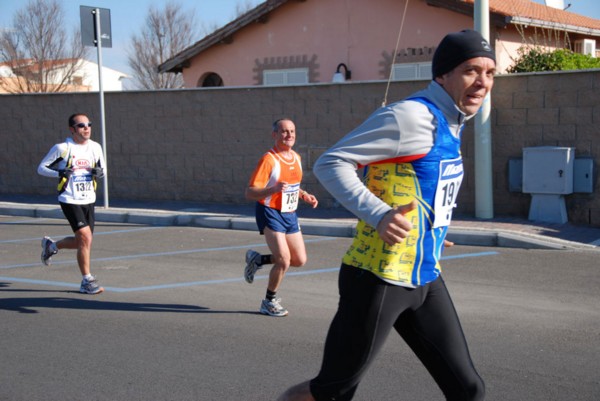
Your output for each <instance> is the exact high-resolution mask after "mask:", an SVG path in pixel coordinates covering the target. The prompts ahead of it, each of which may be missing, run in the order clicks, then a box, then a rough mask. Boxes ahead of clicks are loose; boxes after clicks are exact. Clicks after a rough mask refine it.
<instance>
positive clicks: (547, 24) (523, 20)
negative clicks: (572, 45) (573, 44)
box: [506, 17, 600, 36]
mask: <svg viewBox="0 0 600 401" xmlns="http://www.w3.org/2000/svg"><path fill="white" fill-rule="evenodd" d="M506 22H507V24H514V25H525V26H533V27H538V28H549V29H555V30H560V31H567V32H571V33H578V34H582V35H589V36H600V29H593V28H586V27H582V26H576V25H569V24H560V23H557V22H551V21H543V20H539V19H534V18H527V17H506Z"/></svg>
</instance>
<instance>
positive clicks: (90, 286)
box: [79, 276, 104, 295]
mask: <svg viewBox="0 0 600 401" xmlns="http://www.w3.org/2000/svg"><path fill="white" fill-rule="evenodd" d="M102 291H104V288H102V287H100V286H99V285H98V281H96V277H94V276H92V278H90V279H87V280H86V279H83V280H81V287H79V292H80V293H82V294H92V295H94V294H100V293H101V292H102Z"/></svg>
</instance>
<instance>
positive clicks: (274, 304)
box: [260, 298, 288, 317]
mask: <svg viewBox="0 0 600 401" xmlns="http://www.w3.org/2000/svg"><path fill="white" fill-rule="evenodd" d="M279 302H281V298H276V299H274V300H272V301H269V300H268V299H263V301H262V303H261V304H260V313H262V314H263V315H269V316H276V317H282V316H287V314H288V311H287V309H285V308H284V307H283V306H281V304H280V303H279Z"/></svg>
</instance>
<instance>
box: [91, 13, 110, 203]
mask: <svg viewBox="0 0 600 401" xmlns="http://www.w3.org/2000/svg"><path fill="white" fill-rule="evenodd" d="M94 14H95V18H96V48H97V49H98V93H99V94H100V127H101V128H102V149H103V152H104V162H105V163H106V166H103V168H104V169H105V174H104V179H103V181H102V183H103V185H104V207H105V208H107V209H108V177H107V176H108V174H107V167H108V156H107V148H106V124H105V118H104V90H103V89H102V30H101V29H100V9H99V8H95V9H94Z"/></svg>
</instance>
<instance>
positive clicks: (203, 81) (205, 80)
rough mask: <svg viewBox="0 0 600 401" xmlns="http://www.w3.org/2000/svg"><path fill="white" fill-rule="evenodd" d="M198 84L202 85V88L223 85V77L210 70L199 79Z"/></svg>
mask: <svg viewBox="0 0 600 401" xmlns="http://www.w3.org/2000/svg"><path fill="white" fill-rule="evenodd" d="M197 86H198V87H202V88H209V87H214V86H223V79H222V78H221V77H220V76H219V74H215V73H214V72H209V73H208V74H205V75H203V76H202V77H201V78H200V79H199V80H198V85H197Z"/></svg>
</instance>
